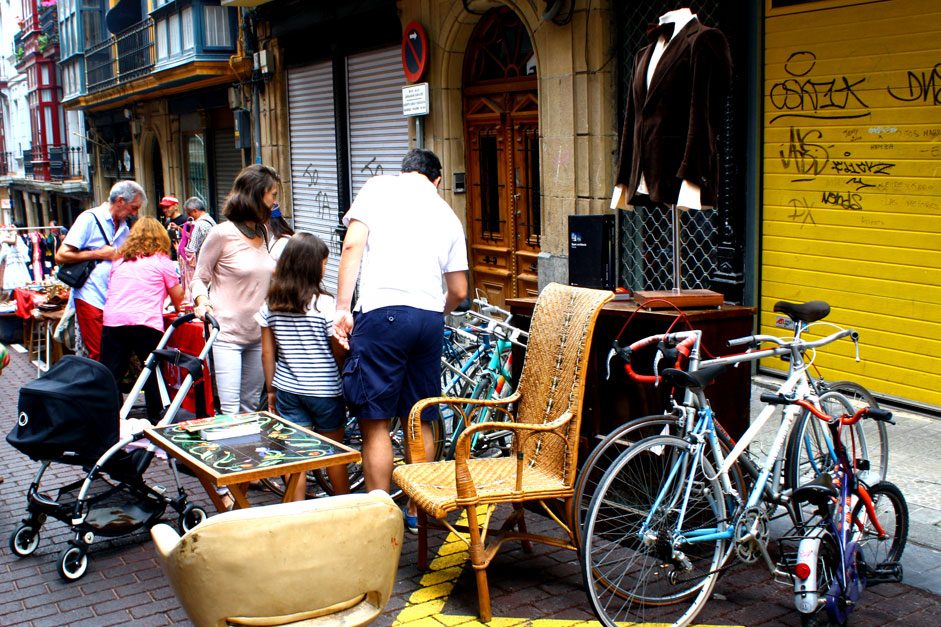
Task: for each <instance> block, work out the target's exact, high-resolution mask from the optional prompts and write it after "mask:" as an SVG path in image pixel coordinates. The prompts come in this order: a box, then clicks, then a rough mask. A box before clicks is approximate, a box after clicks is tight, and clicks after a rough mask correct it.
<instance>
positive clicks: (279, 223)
mask: <svg viewBox="0 0 941 627" xmlns="http://www.w3.org/2000/svg"><path fill="white" fill-rule="evenodd" d="M268 231H270V232H271V241H273V242H276V241H278V240H279V239H281V238H282V237H284V236H285V235H287V236H288V237H291V236H292V235H294V229H292V228H291V225H290V224H288V221H287V220H285V219H284V218H283V217H281V216H278V217H277V218H270V219H269V220H268Z"/></svg>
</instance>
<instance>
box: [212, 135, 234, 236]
mask: <svg viewBox="0 0 941 627" xmlns="http://www.w3.org/2000/svg"><path fill="white" fill-rule="evenodd" d="M212 141H213V156H214V157H215V161H216V164H215V165H216V206H215V207H211V208H210V210H209V213H210V214H212V216H213V217H214V218H216V219H218V218H219V216H221V215H222V209H223V207H225V199H226V197H227V196H228V195H229V192H230V191H232V183H234V182H235V177H237V176H238V175H239V172H241V171H242V155H241V154H240V153H239V149H238V148H236V147H235V130H234V129H231V128H222V129H218V130H216V131H215V132H214V133H213V135H212Z"/></svg>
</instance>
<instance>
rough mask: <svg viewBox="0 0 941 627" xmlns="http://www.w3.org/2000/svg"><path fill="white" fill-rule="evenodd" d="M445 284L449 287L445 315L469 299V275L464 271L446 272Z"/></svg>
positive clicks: (445, 302)
mask: <svg viewBox="0 0 941 627" xmlns="http://www.w3.org/2000/svg"><path fill="white" fill-rule="evenodd" d="M444 282H445V284H446V285H447V287H448V295H447V298H445V301H444V313H446V314H449V313H451V312H452V311H454V308H455V307H457V306H458V305H460V304H461V303H462V302H464V299H465V298H467V273H466V272H465V271H464V270H460V271H458V272H445V273H444Z"/></svg>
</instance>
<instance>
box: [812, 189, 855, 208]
mask: <svg viewBox="0 0 941 627" xmlns="http://www.w3.org/2000/svg"><path fill="white" fill-rule="evenodd" d="M821 200H822V201H823V204H825V205H836V206H838V207H842V208H843V209H848V210H850V211H862V210H863V206H862V204H861V203H862V200H863V197H862V195H861V194H856V193H852V192H850V193H848V194H844V193H843V192H823V195H822V197H821Z"/></svg>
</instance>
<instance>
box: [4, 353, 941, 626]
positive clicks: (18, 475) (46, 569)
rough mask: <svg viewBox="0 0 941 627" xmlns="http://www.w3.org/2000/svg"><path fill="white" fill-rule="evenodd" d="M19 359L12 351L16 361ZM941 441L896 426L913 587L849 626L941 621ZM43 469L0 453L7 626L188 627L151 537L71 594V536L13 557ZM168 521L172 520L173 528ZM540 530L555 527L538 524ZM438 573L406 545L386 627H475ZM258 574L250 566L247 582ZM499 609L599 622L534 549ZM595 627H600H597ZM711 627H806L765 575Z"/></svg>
mask: <svg viewBox="0 0 941 627" xmlns="http://www.w3.org/2000/svg"><path fill="white" fill-rule="evenodd" d="M11 352H12V351H11ZM35 376H36V369H35V367H33V366H32V365H30V364H29V363H28V361H27V359H26V356H25V355H24V354H22V353H13V355H12V362H11V364H10V365H9V366H8V367H7V369H6V370H4V371H3V375H2V376H0V394H2V398H5V399H7V400H6V402H5V403H4V404H3V406H2V407H0V432H2V433H3V434H6V433H8V432H9V431H10V429H11V428H12V426H13V422H14V420H15V417H16V402H17V396H18V395H17V392H18V389H19V387H20V386H21V385H23V384H24V383H26V382H27V381H29V380H31V379H32V378H33V377H35ZM939 435H941V421H935V420H932V419H929V418H924V417H919V416H915V415H911V416H907V415H906V416H903V417H900V421H899V425H898V426H897V427H893V431H892V434H891V437H892V454H893V459H892V476H891V478H892V480H893V481H895V482H896V483H898V484H899V485H900V486H901V487H902V488H903V491H905V493H906V495H907V497H908V501H909V506H910V508H911V510H912V520H913V529H912V536H911V537H910V540H909V542H910V545H909V548H907V549H906V552H905V556H904V559H903V564H904V566H905V569H906V578H905V583H904V584H891V585H882V586H878V587H875V588H870V589H867V591H866V593H865V595H864V596H863V600H862V603H861V606H860V607H859V609H858V610H857V611H856V612H854V614H853V616H852V618H851V624H852V625H855V626H859V627H862V626H881V625H926V626H927V625H931V626H936V625H938V624H941V622H939V614H941V610H939V608H941V603H939V602H941V597H939V596H938V594H939V593H941V553H939V549H941V540H939V538H941V531H939V527H938V524H939V520H941V517H939V515H938V514H939V512H941V504H939V498H941V495H939V491H938V489H937V484H936V483H931V482H934V481H936V479H937V477H939V476H941V474H939V473H938V472H937V470H938V469H939V468H938V466H939V464H941V460H939V456H938V455H937V453H936V452H935V450H934V447H935V446H937V444H936V443H937V442H939V441H941V440H939V437H938V436H939ZM37 466H38V465H37V464H36V463H35V462H33V461H31V460H29V459H28V458H27V457H25V456H24V455H22V454H20V453H19V452H17V451H16V450H14V449H12V448H11V447H10V446H9V445H8V444H7V443H6V441H3V442H0V476H3V477H4V479H5V481H4V482H3V483H2V484H0V573H2V575H0V625H5V626H13V625H33V626H36V627H39V626H62V625H88V626H94V627H98V626H105V625H123V624H134V625H187V624H189V621H188V620H187V618H186V615H185V614H184V612H183V611H182V609H181V608H180V606H179V604H178V602H177V600H176V598H175V597H174V596H173V593H172V591H171V590H170V588H169V585H168V584H167V581H166V579H165V577H164V575H163V573H162V572H161V570H160V567H159V565H158V562H157V560H156V556H155V553H154V550H153V545H152V543H151V541H150V538H149V535H148V534H147V533H145V532H140V533H137V534H133V535H131V536H128V537H125V538H120V539H114V540H101V541H96V542H95V544H94V545H93V546H92V549H91V552H90V554H89V557H90V563H89V567H88V573H87V574H86V575H85V577H84V578H83V579H81V580H79V581H78V582H75V583H71V584H66V583H64V582H63V581H62V580H61V579H60V578H59V577H58V575H57V574H56V562H57V560H58V555H59V553H60V551H62V549H63V548H64V547H65V546H66V542H67V540H68V537H69V533H68V529H67V527H66V526H65V525H64V524H62V523H59V522H57V521H53V520H50V521H48V522H47V523H46V525H45V527H44V528H43V532H42V539H41V542H40V545H39V548H38V549H37V550H36V552H35V553H34V554H33V555H31V556H29V557H26V558H22V559H20V558H17V557H15V556H14V555H13V554H12V553H11V551H10V550H9V548H8V546H7V542H6V539H7V538H9V536H10V534H11V533H12V531H13V530H14V529H15V528H16V526H17V524H18V523H19V521H20V518H21V517H22V515H23V511H24V509H25V504H26V501H25V491H26V488H27V487H28V485H29V482H30V480H31V479H32V476H33V474H34V473H35V472H36V469H37ZM79 474H80V473H79V472H78V470H77V469H75V468H73V467H69V466H62V465H59V466H57V467H55V472H54V476H51V477H48V478H46V479H44V481H43V485H49V486H52V487H56V486H59V485H63V484H64V483H65V482H67V481H70V480H72V479H73V478H77V477H78V476H79ZM147 478H148V480H149V482H150V483H151V484H160V485H164V486H170V485H172V482H171V480H170V473H169V471H168V470H167V466H166V464H165V463H162V462H155V463H154V464H153V465H152V467H151V469H150V470H148V472H147ZM183 481H184V484H185V486H186V488H187V490H188V492H189V494H190V495H191V496H192V497H193V500H194V501H195V502H197V503H198V504H200V505H202V506H203V507H205V508H206V509H207V510H211V507H210V504H209V500H208V498H207V497H206V496H205V493H204V492H203V491H202V488H201V487H200V486H199V484H198V483H197V482H196V481H195V480H194V479H192V478H189V477H184V478H183ZM250 498H252V500H253V501H254V502H255V503H258V504H262V503H271V502H274V497H273V496H272V495H270V494H268V493H263V492H253V493H251V494H250ZM167 520H168V521H169V516H168V517H167ZM529 520H530V527H531V528H537V529H538V528H540V527H543V526H545V527H546V530H547V531H548V530H549V529H550V526H549V525H548V522H547V521H546V520H545V519H542V518H541V517H539V516H530V517H529ZM430 544H431V555H430V557H431V558H432V559H431V568H430V570H429V571H428V572H420V571H419V570H418V569H417V568H416V566H415V556H416V549H417V546H416V542H415V540H414V538H413V537H412V536H408V537H407V539H406V542H405V545H404V547H403V551H402V559H401V562H400V568H399V572H398V576H397V581H396V585H395V590H394V594H393V598H392V600H391V601H390V603H389V604H388V606H387V608H386V611H385V612H384V614H383V615H382V616H381V617H380V618H379V619H378V620H377V621H376V623H374V624H376V625H378V626H379V627H388V626H391V625H409V627H426V626H430V627H440V626H442V625H446V626H452V625H474V624H479V623H477V621H476V620H475V618H474V617H475V616H476V611H477V596H476V584H475V581H474V577H473V573H472V571H471V569H470V568H468V567H465V566H464V563H465V559H466V553H465V550H464V546H463V544H462V543H460V542H455V541H453V540H452V539H451V538H449V537H446V536H444V535H443V534H442V535H433V536H432V538H431V542H430ZM248 569H249V565H246V571H248ZM488 574H489V578H490V588H491V595H492V601H493V615H494V617H495V618H494V620H493V621H492V622H491V623H490V625H491V626H493V627H504V626H509V625H517V624H520V625H536V626H543V627H564V626H567V625H576V624H579V625H580V624H585V623H586V621H592V620H593V616H592V614H591V609H590V607H589V605H588V602H587V599H586V597H585V594H584V591H583V588H582V583H581V575H580V572H579V567H578V561H577V559H576V557H575V555H574V554H573V553H571V552H569V551H565V550H562V549H552V548H550V547H544V546H539V545H536V546H534V550H533V552H532V553H529V554H527V553H525V552H523V551H522V549H521V548H520V547H519V546H517V545H515V544H508V545H505V547H504V550H503V551H502V552H501V553H499V554H498V556H497V558H496V559H495V560H494V563H493V565H492V566H491V568H490V569H489V570H488ZM595 624H597V623H595ZM697 624H701V625H749V626H751V625H799V624H800V617H799V615H798V614H797V613H796V612H795V611H794V609H793V605H792V601H791V595H790V594H789V591H788V588H787V586H783V585H779V584H775V583H774V582H773V580H772V579H771V577H770V576H769V575H768V573H767V571H766V570H765V569H764V568H763V567H760V566H752V567H743V566H738V567H736V568H735V569H733V570H732V572H730V573H729V574H728V575H726V576H724V577H723V578H722V579H721V580H720V581H719V583H718V584H717V595H716V598H715V599H714V600H713V601H711V602H710V603H709V604H708V605H707V607H706V608H705V610H704V611H703V613H702V614H701V615H700V616H699V618H698V620H697Z"/></svg>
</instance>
